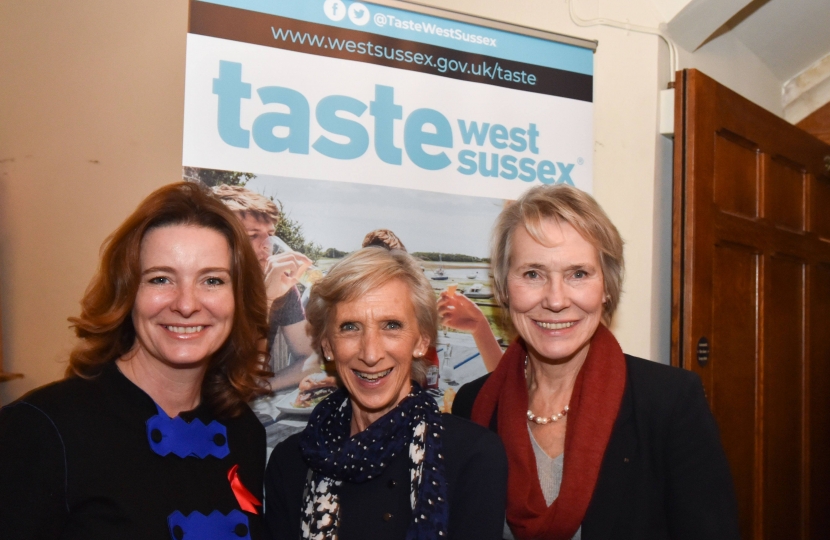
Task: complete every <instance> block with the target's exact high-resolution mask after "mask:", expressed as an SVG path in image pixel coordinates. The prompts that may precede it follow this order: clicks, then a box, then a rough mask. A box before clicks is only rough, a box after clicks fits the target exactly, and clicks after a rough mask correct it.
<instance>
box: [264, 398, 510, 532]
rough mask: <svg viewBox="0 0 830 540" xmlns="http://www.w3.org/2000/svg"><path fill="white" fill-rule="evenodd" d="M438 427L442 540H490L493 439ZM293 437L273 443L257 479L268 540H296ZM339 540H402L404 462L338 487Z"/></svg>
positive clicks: (496, 520) (502, 491)
mask: <svg viewBox="0 0 830 540" xmlns="http://www.w3.org/2000/svg"><path fill="white" fill-rule="evenodd" d="M442 419H443V421H444V436H443V444H444V447H443V453H444V458H445V461H444V464H445V470H446V475H447V482H448V488H449V493H448V495H449V502H450V523H449V531H448V533H449V539H450V540H462V539H469V540H498V539H500V538H501V536H502V531H503V527H504V505H505V499H506V491H507V457H506V456H505V454H504V447H503V446H502V444H501V441H499V438H498V437H496V436H494V434H493V433H490V432H489V431H487V430H486V429H483V428H481V427H480V426H477V425H475V424H473V423H472V422H468V421H466V420H462V419H461V418H457V417H454V416H452V415H448V414H445V415H442ZM299 440H300V434H299V433H298V434H296V435H292V436H291V437H289V438H288V439H286V440H285V441H283V442H281V443H280V444H278V445H277V447H276V448H275V449H274V452H273V453H272V454H271V459H270V460H269V462H268V470H267V471H266V473H265V526H266V530H267V531H268V532H269V534H270V537H271V539H272V540H283V539H285V540H298V539H299V538H300V524H301V522H302V511H301V505H302V501H303V491H304V488H305V484H306V475H307V473H308V467H307V466H306V464H305V462H304V461H303V457H302V454H301V453H300V445H299ZM340 489H341V492H340V529H339V531H338V533H339V535H338V538H339V539H340V540H395V539H404V538H406V530H407V527H408V526H409V522H410V520H411V518H412V509H411V506H410V501H409V489H410V487H409V457H408V455H407V454H406V453H404V454H401V455H398V456H397V457H396V458H395V459H393V460H392V461H391V462H390V463H389V465H388V466H387V467H386V469H385V470H384V472H383V474H381V475H380V476H378V477H377V478H374V479H372V480H369V481H368V482H365V483H363V484H352V483H349V482H344V483H343V485H342V487H341V488H340Z"/></svg>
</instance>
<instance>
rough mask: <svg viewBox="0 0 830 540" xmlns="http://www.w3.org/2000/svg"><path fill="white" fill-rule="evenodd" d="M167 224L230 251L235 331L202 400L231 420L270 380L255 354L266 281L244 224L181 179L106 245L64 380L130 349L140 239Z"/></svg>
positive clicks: (217, 356)
mask: <svg viewBox="0 0 830 540" xmlns="http://www.w3.org/2000/svg"><path fill="white" fill-rule="evenodd" d="M171 225H190V226H195V227H205V228H208V229H212V230H215V231H217V232H218V233H220V234H221V235H222V236H224V237H225V239H226V240H227V241H228V245H229V246H230V250H231V269H230V270H231V281H232V285H233V297H234V305H235V306H236V309H234V314H233V327H232V329H231V333H230V335H229V336H228V339H227V340H226V341H225V343H224V344H223V345H222V346H221V347H220V348H219V350H218V351H216V352H215V353H214V354H213V356H212V357H211V359H210V361H209V363H208V367H207V371H206V372H205V376H204V379H203V380H202V399H204V400H205V401H206V402H207V403H208V404H209V405H210V406H211V407H212V408H213V410H214V412H215V414H217V415H218V416H220V417H233V416H237V415H238V414H239V413H241V412H242V410H243V408H244V407H245V406H246V405H245V404H246V402H247V401H249V400H250V399H252V398H254V397H256V396H258V395H261V394H264V393H266V390H265V388H264V385H263V382H264V380H265V378H267V377H268V376H270V375H271V373H270V371H269V370H268V369H267V365H266V363H265V361H264V356H262V354H261V351H260V350H259V345H260V344H261V343H263V341H262V340H263V338H264V337H265V336H266V334H267V331H268V326H267V323H266V317H267V310H266V303H267V301H266V296H265V283H264V280H263V278H262V270H261V269H260V266H259V262H258V261H257V258H256V255H255V254H254V251H253V248H251V243H250V241H249V240H248V236H247V234H246V232H245V230H244V229H243V227H242V224H241V223H240V221H239V220H238V219H237V218H236V216H235V215H234V214H233V212H231V210H229V209H228V208H227V207H226V206H225V205H224V204H222V203H221V202H220V201H218V200H217V199H216V198H214V197H213V195H212V194H211V192H210V190H209V189H207V188H206V187H204V186H202V185H200V184H195V183H189V182H181V183H177V184H170V185H168V186H164V187H162V188H160V189H158V190H156V191H154V192H153V193H151V194H150V196H149V197H147V198H146V199H144V200H143V201H142V202H141V204H139V205H138V208H136V210H135V211H134V212H133V213H132V215H130V217H128V218H127V219H126V221H124V223H122V224H121V226H120V227H118V229H116V230H115V232H113V233H112V234H111V235H110V236H109V237H108V238H107V239H106V240H105V241H104V244H103V245H102V246H101V262H100V265H99V267H98V271H97V273H96V274H95V276H94V277H93V278H92V281H91V282H90V284H89V287H87V290H86V293H85V294H84V297H83V299H82V300H81V314H80V315H79V316H77V317H70V318H69V322H70V323H72V327H73V328H74V329H75V334H76V335H77V336H78V338H80V341H79V343H78V344H77V345H76V346H75V348H74V349H73V351H72V353H71V354H70V357H69V367H68V368H67V375H68V376H72V375H77V376H80V377H86V378H89V377H94V376H96V375H97V374H98V373H100V371H101V368H102V367H103V365H104V364H107V363H109V362H114V361H115V360H117V359H118V358H121V357H122V356H124V355H125V354H127V353H128V352H129V351H130V350H131V349H132V348H133V346H134V345H135V342H136V331H135V327H134V326H133V319H132V310H133V305H134V303H135V297H136V294H137V292H138V286H139V281H140V277H141V260H140V253H141V242H142V240H143V239H144V237H145V235H146V234H147V232H149V231H151V230H153V229H157V228H159V227H167V226H171Z"/></svg>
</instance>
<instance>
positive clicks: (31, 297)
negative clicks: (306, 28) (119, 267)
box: [0, 0, 781, 403]
mask: <svg viewBox="0 0 830 540" xmlns="http://www.w3.org/2000/svg"><path fill="white" fill-rule="evenodd" d="M431 3H432V4H433V5H436V6H444V7H448V8H450V9H454V10H457V11H462V12H466V13H471V14H474V15H481V16H485V17H488V18H492V19H500V20H504V21H507V22H511V23H517V24H522V25H526V26H533V27H538V28H542V29H545V30H551V31H555V32H560V33H565V34H571V35H576V36H580V37H587V38H591V39H597V40H599V48H598V49H597V53H596V56H595V72H596V78H595V125H594V130H595V136H596V155H595V161H594V163H595V195H596V196H597V198H598V199H599V201H600V203H601V204H602V205H603V206H604V207H605V208H606V209H607V211H608V212H609V214H610V215H611V218H612V219H613V220H614V222H615V223H616V224H617V226H618V227H619V229H620V231H621V233H622V235H623V237H624V238H625V240H626V242H627V244H626V257H627V280H626V285H625V295H624V297H623V302H622V305H621V306H620V311H619V314H618V315H617V317H616V319H615V323H614V331H615V333H616V334H617V336H618V337H619V339H620V341H621V342H622V344H623V348H624V349H625V350H626V352H629V353H632V354H636V355H640V356H644V357H650V358H652V359H655V360H661V361H667V360H668V345H669V342H668V339H669V337H668V336H669V332H668V329H669V326H668V324H669V297H668V294H669V289H668V283H669V271H670V269H669V263H670V260H669V249H670V244H669V232H670V231H669V224H670V208H669V204H670V200H671V199H670V191H669V188H670V181H671V179H670V171H671V167H670V160H671V144H670V142H669V141H668V140H666V139H665V138H662V137H661V136H659V135H658V134H657V121H658V118H657V112H658V92H659V90H660V89H662V88H664V87H665V83H666V81H667V75H668V63H667V61H666V49H665V46H663V45H662V44H661V43H660V42H659V40H658V38H656V37H654V36H648V35H641V34H635V33H631V32H625V31H621V30H617V29H613V28H603V27H595V28H579V27H577V26H575V25H573V24H572V23H571V22H570V19H569V17H568V11H567V3H566V2H565V1H564V0H513V1H511V2H504V1H502V0H489V1H483V0H445V1H439V0H431ZM577 4H578V5H579V6H580V14H581V15H582V16H583V17H596V16H603V17H611V18H618V19H620V20H626V19H628V20H629V21H630V22H632V23H637V24H644V25H652V26H656V25H657V24H658V23H659V20H658V19H657V15H656V12H655V10H654V9H653V6H652V4H651V3H650V2H649V0H626V1H625V2H619V0H614V1H611V0H579V1H578V2H577ZM186 28H187V3H186V2H185V1H184V0H178V1H176V0H143V1H141V2H134V3H125V2H113V1H103V0H75V1H73V2H69V1H67V0H53V1H51V2H45V1H43V0H17V1H12V2H2V3H0V74H2V77H3V83H2V84H0V300H1V301H2V320H3V324H4V328H3V338H4V339H3V348H4V350H3V352H4V356H5V369H6V370H7V371H16V372H21V373H24V374H25V375H26V377H25V378H24V379H21V380H17V381H13V382H10V383H4V384H2V385H0V403H7V402H8V401H10V400H11V399H14V398H16V397H17V396H19V395H21V394H22V393H23V392H25V391H27V390H29V389H31V388H33V387H35V386H38V385H41V384H44V383H46V382H49V381H52V380H55V379H57V378H59V377H60V376H61V375H62V373H63V371H64V369H65V359H66V354H67V351H68V350H69V349H70V347H71V345H72V342H73V339H72V333H71V331H70V330H69V329H68V324H67V322H66V318H67V317H68V316H70V315H73V314H76V313H77V311H78V303H77V302H78V299H79V298H80V297H81V295H82V294H83V291H84V288H85V287H86V285H87V283H88V281H89V278H90V277H91V275H92V273H93V271H94V268H95V264H96V258H97V251H98V247H99V246H100V244H101V241H102V240H103V239H104V238H105V236H106V235H107V234H108V233H109V232H110V231H111V230H112V229H113V228H114V227H115V226H116V225H117V224H118V223H119V222H120V221H121V220H122V219H123V218H124V217H125V216H126V215H127V214H128V212H129V211H130V210H132V209H133V208H134V207H135V205H136V204H137V203H138V201H140V200H141V198H142V197H143V196H145V195H146V194H147V193H149V192H150V191H151V190H152V189H153V188H155V187H157V186H159V185H162V184H165V183H168V182H171V181H174V180H176V179H178V178H179V176H180V171H181V141H182V116H183V107H182V96H183V83H184V61H185V57H184V54H185V33H186ZM690 66H694V67H698V68H700V69H702V70H703V71H708V72H709V73H710V74H712V75H713V76H714V77H716V78H718V79H719V80H720V81H721V82H722V83H724V84H726V85H727V86H731V87H733V88H735V89H736V90H737V91H738V92H741V93H743V94H744V95H746V96H747V97H750V98H751V99H753V100H755V101H756V102H759V103H760V104H761V105H763V106H765V107H766V108H768V109H770V110H772V111H773V112H776V113H777V114H781V112H780V110H779V109H780V105H778V106H777V107H778V109H776V100H777V99H778V96H779V95H780V88H781V83H780V81H775V80H774V78H773V77H772V76H771V75H770V74H769V72H768V70H765V68H764V67H763V64H762V63H760V61H758V59H757V58H754V57H752V56H751V54H750V53H749V52H748V51H747V50H746V49H745V48H743V47H741V46H740V44H738V43H737V42H736V41H734V40H733V39H732V38H730V37H729V35H728V34H727V35H725V36H722V37H721V38H718V39H717V40H714V41H713V42H711V43H709V44H707V45H706V46H705V47H703V48H702V49H700V50H699V51H697V52H696V53H695V54H694V55H690V54H686V55H684V56H683V63H681V67H690ZM776 85H777V86H776Z"/></svg>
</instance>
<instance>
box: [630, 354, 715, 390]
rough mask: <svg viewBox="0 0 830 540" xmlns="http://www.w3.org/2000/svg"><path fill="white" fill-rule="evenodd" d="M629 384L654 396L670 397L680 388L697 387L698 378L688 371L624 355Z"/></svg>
mask: <svg viewBox="0 0 830 540" xmlns="http://www.w3.org/2000/svg"><path fill="white" fill-rule="evenodd" d="M625 363H626V368H627V370H628V373H627V375H628V379H629V381H630V384H631V385H633V386H636V387H638V388H639V389H643V390H650V391H652V392H654V393H656V394H666V395H671V394H674V393H676V392H677V391H678V389H680V388H688V387H691V386H694V385H699V384H701V383H700V377H699V376H698V375H697V374H696V373H694V372H692V371H689V370H686V369H681V368H677V367H674V366H669V365H666V364H662V363H660V362H653V361H651V360H645V359H643V358H638V357H636V356H631V355H629V354H626V355H625Z"/></svg>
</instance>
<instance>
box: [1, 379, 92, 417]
mask: <svg viewBox="0 0 830 540" xmlns="http://www.w3.org/2000/svg"><path fill="white" fill-rule="evenodd" d="M97 382H98V381H97V380H96V379H84V378H81V377H76V376H71V377H67V378H66V379H61V380H59V381H55V382H52V383H49V384H46V385H44V386H41V387H39V388H35V389H34V390H31V391H30V392H28V393H27V394H25V395H24V396H22V397H21V398H19V399H17V400H16V401H13V402H12V403H10V404H8V405H6V406H5V407H3V410H4V411H6V412H7V413H9V412H11V411H15V410H26V409H31V410H36V411H39V412H40V413H41V414H43V415H45V416H49V417H53V416H60V415H61V413H63V412H65V411H67V410H70V411H71V410H77V409H78V408H79V407H86V408H90V407H92V408H94V407H96V401H97V400H96V397H97V396H98V394H99V392H98V389H97V386H98V384H96V383H97Z"/></svg>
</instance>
